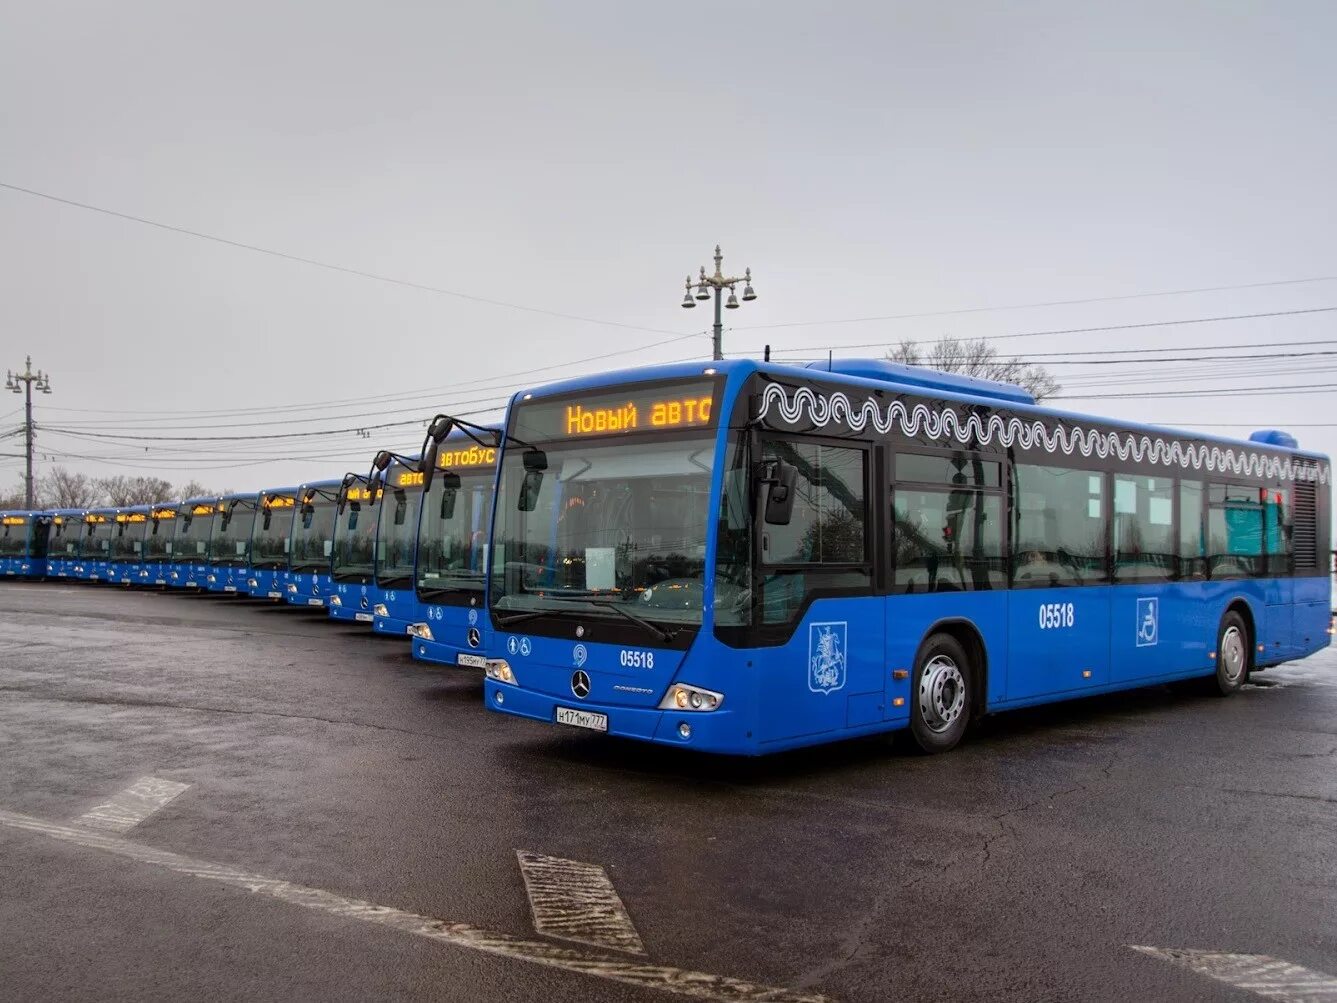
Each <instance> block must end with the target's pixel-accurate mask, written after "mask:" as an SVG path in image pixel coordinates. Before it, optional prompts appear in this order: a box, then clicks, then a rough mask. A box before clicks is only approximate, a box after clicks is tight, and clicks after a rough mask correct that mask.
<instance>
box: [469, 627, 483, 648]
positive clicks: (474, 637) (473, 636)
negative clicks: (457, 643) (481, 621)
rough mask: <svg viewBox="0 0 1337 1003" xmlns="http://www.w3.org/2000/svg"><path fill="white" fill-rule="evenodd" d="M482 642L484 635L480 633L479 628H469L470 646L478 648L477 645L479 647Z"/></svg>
mask: <svg viewBox="0 0 1337 1003" xmlns="http://www.w3.org/2000/svg"><path fill="white" fill-rule="evenodd" d="M482 642H483V638H482V635H480V634H479V633H478V628H477V627H470V628H469V647H471V648H476V647H478V646H479V645H480V644H482Z"/></svg>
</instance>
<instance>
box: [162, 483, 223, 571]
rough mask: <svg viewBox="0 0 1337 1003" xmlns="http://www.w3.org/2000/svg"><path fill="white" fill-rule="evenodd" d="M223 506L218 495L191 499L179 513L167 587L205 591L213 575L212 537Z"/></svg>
mask: <svg viewBox="0 0 1337 1003" xmlns="http://www.w3.org/2000/svg"><path fill="white" fill-rule="evenodd" d="M218 507H219V498H218V497H217V496H211V497H205V498H187V499H186V500H185V501H183V502H182V503H181V507H180V508H179V509H177V513H176V536H175V537H173V538H172V560H171V561H170V562H169V567H168V569H167V584H168V585H170V586H171V587H172V588H177V589H202V588H204V580H205V577H206V576H207V575H208V574H209V537H210V536H211V535H212V533H213V528H214V515H215V514H216V513H217V511H218Z"/></svg>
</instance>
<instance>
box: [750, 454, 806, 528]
mask: <svg viewBox="0 0 1337 1003" xmlns="http://www.w3.org/2000/svg"><path fill="white" fill-rule="evenodd" d="M797 481H798V467H796V466H794V465H793V464H792V463H785V462H784V461H783V460H769V461H767V462H765V463H764V464H762V468H761V472H760V474H759V476H758V477H757V484H758V487H760V486H761V485H765V486H767V487H768V488H769V489H770V490H768V491H767V492H766V509H765V513H764V516H763V517H764V519H765V520H766V525H768V526H788V525H789V520H790V519H792V518H793V516H794V497H795V496H794V485H795V483H796V482H797Z"/></svg>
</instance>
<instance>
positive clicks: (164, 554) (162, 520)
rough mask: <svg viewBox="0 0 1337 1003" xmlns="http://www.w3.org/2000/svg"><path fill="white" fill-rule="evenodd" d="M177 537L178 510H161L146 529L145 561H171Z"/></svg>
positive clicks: (152, 516)
mask: <svg viewBox="0 0 1337 1003" xmlns="http://www.w3.org/2000/svg"><path fill="white" fill-rule="evenodd" d="M174 536H176V509H170V508H168V509H159V510H158V511H156V512H154V513H153V514H152V515H151V516H149V522H148V525H147V526H145V527H144V560H146V561H170V560H171V559H172V543H173V537H174Z"/></svg>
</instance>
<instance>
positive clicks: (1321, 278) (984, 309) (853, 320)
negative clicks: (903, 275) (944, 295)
mask: <svg viewBox="0 0 1337 1003" xmlns="http://www.w3.org/2000/svg"><path fill="white" fill-rule="evenodd" d="M1333 281H1337V275H1316V276H1313V277H1312V278H1307V279H1277V280H1275V281H1272V282H1246V283H1242V284H1240V285H1231V286H1201V287H1199V288H1197V289H1168V290H1165V291H1163V292H1151V293H1126V294H1124V295H1120V296H1087V297H1084V298H1082V299H1071V300H1046V301H1042V302H1038V303H1012V304H1008V305H1005V306H977V307H965V308H962V309H959V310H929V311H925V312H922V313H894V314H885V315H883V316H879V317H846V318H841V319H836V320H803V321H791V322H788V323H781V324H748V325H745V326H742V327H731V328H730V329H729V330H731V331H766V330H773V329H776V328H783V327H821V326H822V325H825V324H866V323H870V322H873V321H880V320H919V319H922V318H925V317H959V316H962V315H964V314H972V313H997V312H1001V311H1004V310H1035V309H1039V308H1042V307H1052V306H1084V305H1086V304H1089V303H1117V302H1120V301H1122V300H1138V299H1153V298H1156V297H1161V296H1189V295H1193V294H1196V293H1220V292H1234V291H1238V290H1245V289H1267V288H1272V287H1276V286H1296V285H1303V284H1305V283H1310V282H1333Z"/></svg>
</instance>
